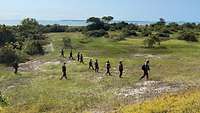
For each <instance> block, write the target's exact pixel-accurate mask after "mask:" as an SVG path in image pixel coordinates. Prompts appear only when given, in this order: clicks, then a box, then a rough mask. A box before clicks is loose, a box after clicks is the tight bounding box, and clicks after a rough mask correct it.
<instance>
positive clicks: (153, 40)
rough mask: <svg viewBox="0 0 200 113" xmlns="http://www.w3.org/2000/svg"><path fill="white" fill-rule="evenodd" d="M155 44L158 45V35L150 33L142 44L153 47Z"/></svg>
mask: <svg viewBox="0 0 200 113" xmlns="http://www.w3.org/2000/svg"><path fill="white" fill-rule="evenodd" d="M155 44H158V45H160V39H159V37H158V35H151V36H150V37H147V38H146V39H145V40H144V46H145V47H147V48H153V47H154V45H155Z"/></svg>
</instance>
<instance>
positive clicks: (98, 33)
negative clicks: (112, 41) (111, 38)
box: [86, 29, 108, 37]
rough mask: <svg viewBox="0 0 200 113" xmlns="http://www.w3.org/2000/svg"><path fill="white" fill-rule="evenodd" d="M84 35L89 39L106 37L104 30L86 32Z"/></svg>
mask: <svg viewBox="0 0 200 113" xmlns="http://www.w3.org/2000/svg"><path fill="white" fill-rule="evenodd" d="M86 34H87V36H89V37H102V36H105V35H107V34H108V33H107V32H106V31H105V30H104V29H100V30H93V31H88V32H87V33H86Z"/></svg>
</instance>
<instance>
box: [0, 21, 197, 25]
mask: <svg viewBox="0 0 200 113" xmlns="http://www.w3.org/2000/svg"><path fill="white" fill-rule="evenodd" d="M38 22H39V23H40V24H42V25H54V24H59V25H68V26H86V25H87V22H86V20H38ZM113 22H120V21H113ZM125 22H127V23H132V24H137V25H149V24H153V23H156V21H125ZM20 23H21V20H0V24H1V25H3V24H5V25H9V26H13V25H20ZM168 23H169V22H168ZM177 23H178V24H183V23H186V22H177ZM196 23H197V22H196Z"/></svg>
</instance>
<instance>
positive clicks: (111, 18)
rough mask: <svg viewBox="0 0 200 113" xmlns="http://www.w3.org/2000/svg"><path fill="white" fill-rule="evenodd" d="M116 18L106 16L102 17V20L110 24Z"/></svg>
mask: <svg viewBox="0 0 200 113" xmlns="http://www.w3.org/2000/svg"><path fill="white" fill-rule="evenodd" d="M113 19H114V18H113V17H112V16H104V17H102V20H103V21H104V22H105V23H110V22H111V21H112V20H113Z"/></svg>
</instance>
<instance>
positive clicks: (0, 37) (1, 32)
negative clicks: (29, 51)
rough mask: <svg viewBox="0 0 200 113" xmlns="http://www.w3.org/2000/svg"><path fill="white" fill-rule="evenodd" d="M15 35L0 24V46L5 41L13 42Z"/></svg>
mask: <svg viewBox="0 0 200 113" xmlns="http://www.w3.org/2000/svg"><path fill="white" fill-rule="evenodd" d="M15 41H16V38H15V35H14V34H13V33H12V31H11V30H9V29H8V27H6V26H5V25H3V26H0V47H1V46H3V45H5V44H6V43H10V42H13V43H14V42H15Z"/></svg>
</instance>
